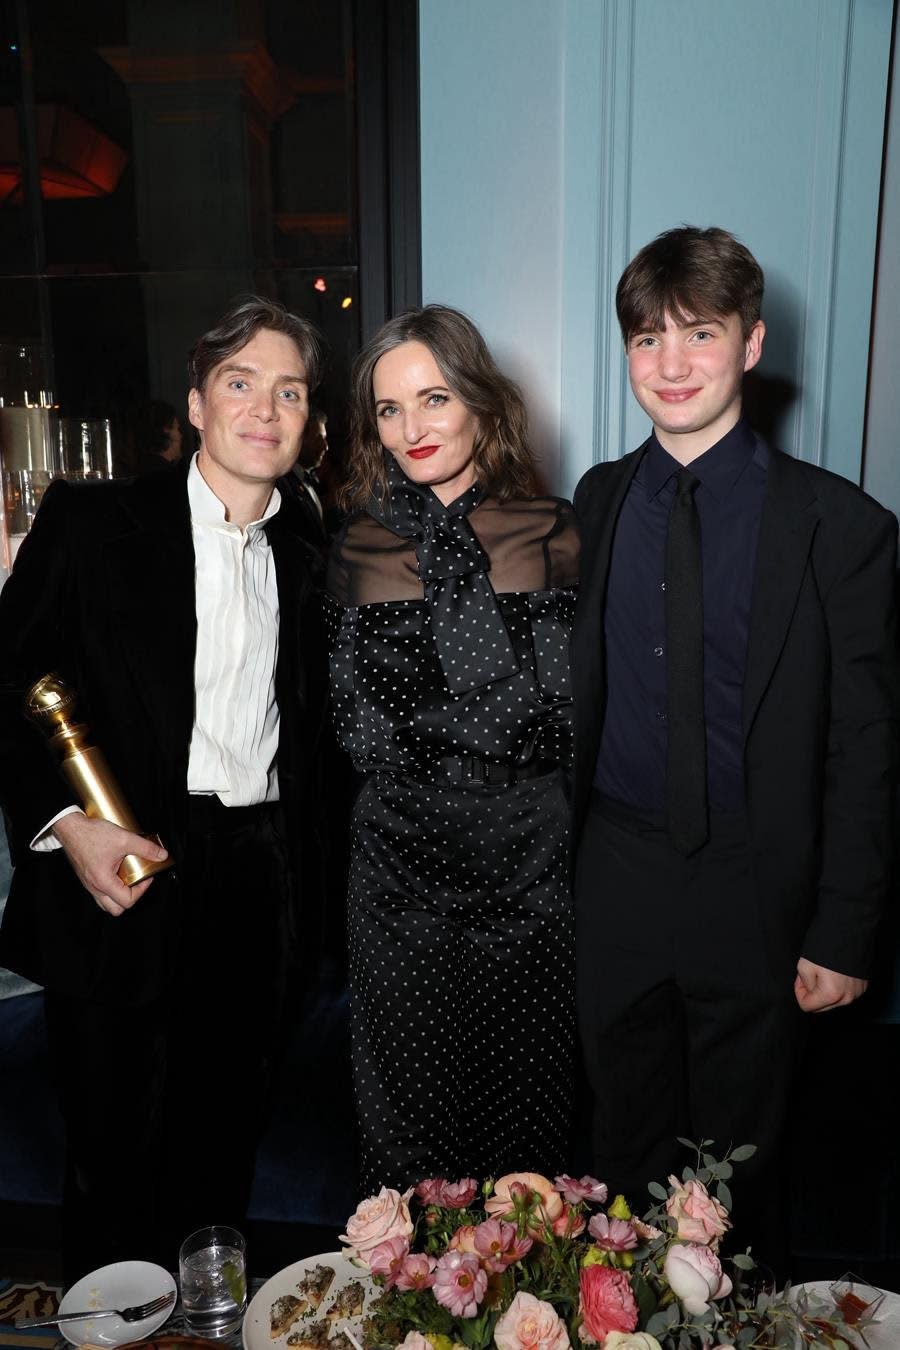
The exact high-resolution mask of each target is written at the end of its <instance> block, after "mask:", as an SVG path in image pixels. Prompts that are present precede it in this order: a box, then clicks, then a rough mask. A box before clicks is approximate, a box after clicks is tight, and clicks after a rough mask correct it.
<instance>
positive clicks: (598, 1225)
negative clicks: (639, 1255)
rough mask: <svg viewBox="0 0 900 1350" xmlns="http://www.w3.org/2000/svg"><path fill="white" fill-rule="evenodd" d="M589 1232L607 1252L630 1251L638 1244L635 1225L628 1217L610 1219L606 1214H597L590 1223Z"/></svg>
mask: <svg viewBox="0 0 900 1350" xmlns="http://www.w3.org/2000/svg"><path fill="white" fill-rule="evenodd" d="M588 1232H589V1233H590V1235H591V1237H592V1238H595V1239H596V1242H597V1246H598V1247H602V1248H603V1250H604V1251H605V1252H628V1251H631V1250H632V1249H633V1248H634V1247H636V1246H637V1233H636V1232H635V1231H634V1225H633V1224H631V1223H629V1222H628V1221H627V1220H626V1219H609V1218H607V1216H606V1215H605V1214H595V1215H594V1217H593V1218H592V1219H591V1221H590V1223H589V1224H588Z"/></svg>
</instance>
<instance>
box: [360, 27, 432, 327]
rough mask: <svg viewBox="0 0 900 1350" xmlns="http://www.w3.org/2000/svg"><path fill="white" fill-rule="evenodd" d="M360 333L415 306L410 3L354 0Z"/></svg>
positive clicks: (416, 211) (415, 60) (418, 291)
mask: <svg viewBox="0 0 900 1350" xmlns="http://www.w3.org/2000/svg"><path fill="white" fill-rule="evenodd" d="M352 12H353V26H354V47H355V50H356V61H357V69H356V132H357V140H356V143H357V155H358V164H357V178H356V181H357V191H358V200H357V212H358V219H357V238H358V241H359V296H360V333H361V338H362V341H363V343H366V342H368V341H369V339H370V338H371V337H372V336H373V334H374V333H376V332H377V330H378V329H379V328H380V327H381V325H382V324H383V323H384V322H385V321H386V320H387V319H389V318H391V317H392V316H393V315H394V314H399V313H400V312H401V311H402V310H404V309H410V308H412V307H414V306H417V305H420V304H421V303H422V211H421V188H420V168H419V13H418V3H417V0H353V10H352Z"/></svg>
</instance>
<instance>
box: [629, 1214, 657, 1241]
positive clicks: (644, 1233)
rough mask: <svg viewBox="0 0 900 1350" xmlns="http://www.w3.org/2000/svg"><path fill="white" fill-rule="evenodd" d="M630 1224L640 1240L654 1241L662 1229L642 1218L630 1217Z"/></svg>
mask: <svg viewBox="0 0 900 1350" xmlns="http://www.w3.org/2000/svg"><path fill="white" fill-rule="evenodd" d="M631 1226H632V1228H633V1229H634V1231H635V1232H636V1233H637V1235H638V1237H639V1238H640V1239H641V1242H655V1241H656V1239H657V1238H661V1237H662V1231H661V1230H660V1229H659V1228H654V1227H653V1224H652V1223H644V1221H643V1219H635V1218H632V1220H631Z"/></svg>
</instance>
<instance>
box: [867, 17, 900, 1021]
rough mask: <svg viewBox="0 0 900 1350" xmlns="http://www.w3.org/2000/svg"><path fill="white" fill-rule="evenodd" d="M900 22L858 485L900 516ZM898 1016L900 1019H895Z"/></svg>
mask: <svg viewBox="0 0 900 1350" xmlns="http://www.w3.org/2000/svg"><path fill="white" fill-rule="evenodd" d="M898 297H900V23H898V24H897V31H896V32H895V34H894V78H893V85H892V90H891V108H890V113H889V115H888V144H887V154H886V156H885V166H884V188H883V193H882V199H881V244H880V248H879V252H878V283H877V287H876V292H875V324H874V329H873V335H872V367H871V375H870V378H869V409H868V421H867V423H866V458H865V474H864V477H863V486H864V487H865V489H866V491H867V492H871V494H872V496H873V497H875V498H877V500H878V501H880V502H883V503H884V505H885V506H889V507H890V508H891V510H892V511H894V512H896V513H897V514H898V515H900V304H898ZM898 1020H900V1018H898Z"/></svg>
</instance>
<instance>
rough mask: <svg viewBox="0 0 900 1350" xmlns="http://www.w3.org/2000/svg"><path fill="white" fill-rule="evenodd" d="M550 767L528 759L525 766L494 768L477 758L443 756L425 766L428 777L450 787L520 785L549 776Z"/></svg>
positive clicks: (497, 765)
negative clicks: (475, 784)
mask: <svg viewBox="0 0 900 1350" xmlns="http://www.w3.org/2000/svg"><path fill="white" fill-rule="evenodd" d="M554 767H555V766H554V765H553V764H551V763H550V761H549V760H546V759H530V760H529V761H528V762H527V763H526V764H497V763H495V762H494V761H493V760H489V759H480V758H479V756H478V755H445V756H444V757H443V759H437V760H434V762H433V763H432V764H430V765H429V766H428V769H427V773H428V776H429V777H434V778H447V779H449V780H450V781H451V782H453V783H487V784H489V785H492V784H495V783H521V782H522V781H523V779H526V778H540V777H541V776H542V775H543V774H548V773H552V772H553V769H554Z"/></svg>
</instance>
